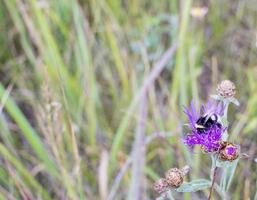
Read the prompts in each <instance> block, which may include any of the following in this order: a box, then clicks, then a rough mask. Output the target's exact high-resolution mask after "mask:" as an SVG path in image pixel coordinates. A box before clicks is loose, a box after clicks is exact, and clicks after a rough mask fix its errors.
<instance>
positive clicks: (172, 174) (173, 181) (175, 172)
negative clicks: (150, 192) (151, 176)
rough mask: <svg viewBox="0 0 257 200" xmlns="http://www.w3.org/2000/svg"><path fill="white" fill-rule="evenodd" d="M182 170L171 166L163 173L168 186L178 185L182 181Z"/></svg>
mask: <svg viewBox="0 0 257 200" xmlns="http://www.w3.org/2000/svg"><path fill="white" fill-rule="evenodd" d="M183 176H184V175H183V172H182V171H181V170H180V169H178V168H171V169H169V170H168V171H167V172H166V173H165V178H166V181H167V183H168V185H169V186H170V187H175V188H177V187H179V186H180V185H181V184H182V183H183Z"/></svg>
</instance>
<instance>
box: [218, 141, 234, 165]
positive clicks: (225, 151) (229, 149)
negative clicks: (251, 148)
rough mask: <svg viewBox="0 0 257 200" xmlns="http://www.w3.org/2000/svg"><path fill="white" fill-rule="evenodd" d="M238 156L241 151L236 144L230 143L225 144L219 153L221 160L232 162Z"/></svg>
mask: <svg viewBox="0 0 257 200" xmlns="http://www.w3.org/2000/svg"><path fill="white" fill-rule="evenodd" d="M238 156H239V150H238V147H237V146H236V145H235V144H233V143H230V142H223V144H222V145H221V149H220V151H219V158H220V159H221V160H227V161H230V162H232V161H233V160H235V159H237V158H238Z"/></svg>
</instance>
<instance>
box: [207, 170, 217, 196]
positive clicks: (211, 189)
mask: <svg viewBox="0 0 257 200" xmlns="http://www.w3.org/2000/svg"><path fill="white" fill-rule="evenodd" d="M217 171H218V167H215V168H214V171H213V177H212V184H211V188H210V193H209V197H208V200H211V196H212V191H213V187H214V183H215V179H216V174H217Z"/></svg>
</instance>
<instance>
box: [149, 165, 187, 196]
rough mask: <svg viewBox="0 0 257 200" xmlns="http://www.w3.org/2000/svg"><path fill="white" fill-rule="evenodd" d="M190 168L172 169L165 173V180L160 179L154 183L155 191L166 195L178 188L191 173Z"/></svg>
mask: <svg viewBox="0 0 257 200" xmlns="http://www.w3.org/2000/svg"><path fill="white" fill-rule="evenodd" d="M189 170H190V167H189V166H188V165H186V166H184V167H183V168H182V169H178V168H171V169H169V170H168V171H167V172H166V173H165V178H160V179H158V180H157V181H156V182H155V183H154V190H155V191H156V192H158V193H164V192H166V191H167V190H168V189H169V188H178V187H179V186H180V185H181V184H182V183H183V180H184V176H185V175H186V174H187V173H188V172H189Z"/></svg>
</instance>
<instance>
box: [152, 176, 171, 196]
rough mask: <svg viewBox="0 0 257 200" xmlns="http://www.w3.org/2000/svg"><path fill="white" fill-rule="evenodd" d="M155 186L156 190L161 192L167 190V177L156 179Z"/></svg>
mask: <svg viewBox="0 0 257 200" xmlns="http://www.w3.org/2000/svg"><path fill="white" fill-rule="evenodd" d="M153 188H154V190H155V191H156V192H158V193H159V194H161V193H163V192H165V191H167V189H168V183H167V181H166V179H165V178H160V179H159V180H157V181H155V183H154V186H153Z"/></svg>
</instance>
